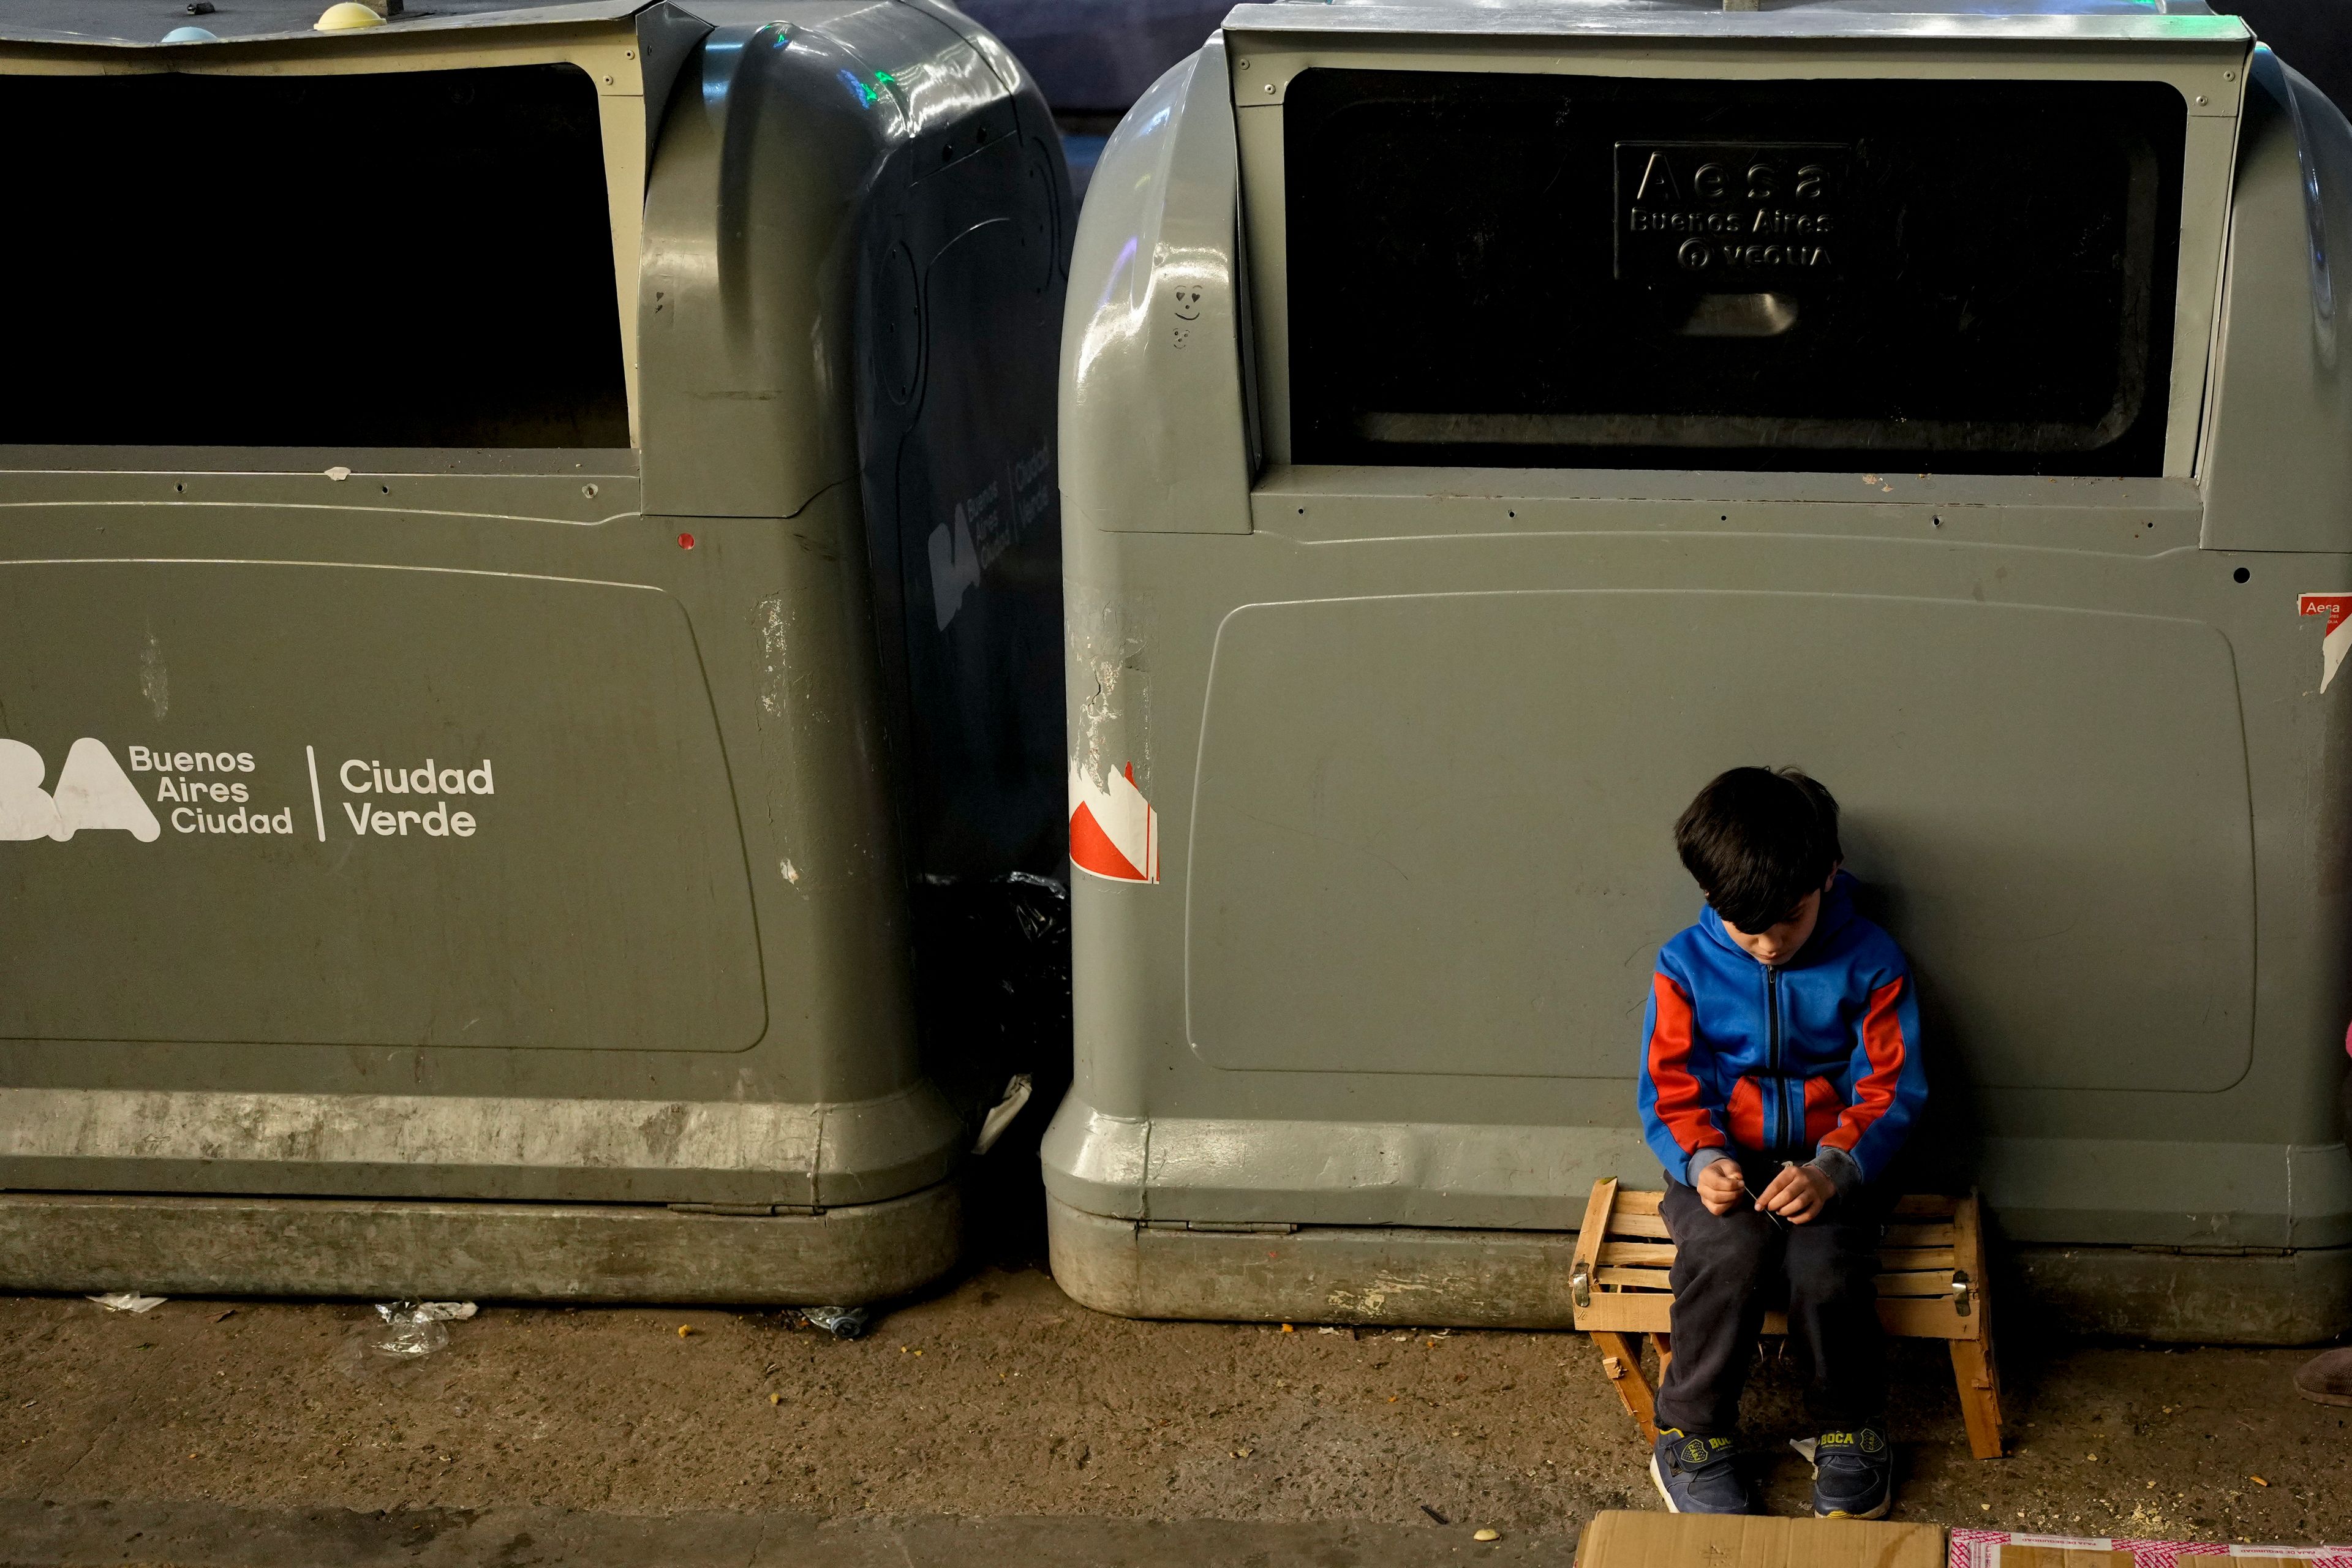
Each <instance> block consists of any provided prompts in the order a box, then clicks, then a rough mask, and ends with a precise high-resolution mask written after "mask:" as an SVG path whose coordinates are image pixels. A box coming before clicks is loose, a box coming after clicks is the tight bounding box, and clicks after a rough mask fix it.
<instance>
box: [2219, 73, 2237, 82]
mask: <svg viewBox="0 0 2352 1568" xmlns="http://www.w3.org/2000/svg"><path fill="white" fill-rule="evenodd" d="M2221 79H2222V80H2223V81H2235V80H2237V79H2238V73H2237V72H2236V71H2223V72H2222V73H2221Z"/></svg>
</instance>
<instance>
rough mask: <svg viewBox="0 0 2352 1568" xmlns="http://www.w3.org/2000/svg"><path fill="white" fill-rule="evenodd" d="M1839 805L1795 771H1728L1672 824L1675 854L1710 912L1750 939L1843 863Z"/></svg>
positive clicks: (1792, 909) (1781, 917)
mask: <svg viewBox="0 0 2352 1568" xmlns="http://www.w3.org/2000/svg"><path fill="white" fill-rule="evenodd" d="M1837 821H1838V805H1837V801H1836V800H1835V799H1834V798H1832V796H1831V795H1830V792H1829V791H1827V790H1825V789H1823V788H1822V786H1821V785H1820V784H1816V783H1815V782H1814V781H1813V780H1811V779H1809V778H1807V777H1806V776H1805V775H1804V774H1803V773H1799V772H1798V771H1797V770H1796V769H1794V768H1734V769H1732V770H1731V771H1730V772H1729V773H1718V774H1717V775H1716V777H1715V778H1714V779H1713V780H1712V781H1711V782H1710V783H1709V784H1707V786H1706V788H1705V789H1703V790H1701V791H1699V792H1698V798H1697V799H1696V800H1694V801H1692V802H1691V803H1690V809H1689V810H1687V811H1685V812H1684V813H1683V815H1682V819H1681V820H1680V821H1678V822H1676V823H1675V853H1676V854H1678V855H1680V856H1681V857H1682V858H1683V868H1684V869H1685V870H1686V871H1688V872H1689V873H1690V874H1691V876H1692V878H1693V879H1695V880H1696V882H1697V883H1698V886H1699V891H1701V892H1702V893H1705V894H1706V901H1707V903H1708V904H1709V905H1710V906H1711V907H1712V908H1713V909H1714V910H1715V912H1716V913H1717V914H1718V915H1721V916H1722V917H1723V918H1724V919H1725V920H1727V921H1730V922H1731V924H1732V925H1733V926H1735V927H1737V928H1738V930H1740V931H1747V932H1749V933H1751V934H1753V933H1755V932H1757V931H1765V930H1768V929H1769V928H1770V927H1773V926H1776V925H1779V924H1780V922H1781V921H1785V920H1787V919H1788V918H1789V917H1790V915H1792V914H1794V913H1796V912H1797V906H1798V905H1799V904H1801V903H1802V902H1804V901H1805V895H1806V894H1808V893H1810V892H1812V891H1814V890H1815V889H1818V888H1820V887H1821V886H1822V883H1824V882H1826V881H1828V880H1829V878H1830V869H1831V868H1832V867H1834V866H1835V865H1837V863H1838V862H1839V861H1841V860H1843V859H1844V858H1845V852H1844V851H1843V849H1841V848H1840V847H1838V830H1837Z"/></svg>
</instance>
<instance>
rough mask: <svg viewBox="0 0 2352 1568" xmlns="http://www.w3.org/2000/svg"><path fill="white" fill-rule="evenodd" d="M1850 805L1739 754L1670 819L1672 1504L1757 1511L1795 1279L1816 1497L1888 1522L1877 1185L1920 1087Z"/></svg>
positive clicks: (1665, 1462)
mask: <svg viewBox="0 0 2352 1568" xmlns="http://www.w3.org/2000/svg"><path fill="white" fill-rule="evenodd" d="M1837 817H1838V808H1837V802H1836V801H1835V800H1833V799H1832V798H1831V797H1830V792H1829V791H1828V790H1826V789H1823V788H1822V786H1821V785H1820V784H1815V783H1814V782H1813V781H1812V780H1811V779H1809V778H1807V777H1806V776H1805V775H1804V774H1802V773H1798V772H1797V771H1796V770H1794V769H1781V770H1779V771H1774V770H1770V769H1766V768H1734V769H1732V770H1731V771H1730V772H1729V773H1725V774H1723V775H1722V776H1721V777H1719V778H1717V779H1716V780H1715V781H1714V782H1713V783H1711V784H1708V785H1707V786H1706V788H1705V789H1703V790H1701V791H1699V794H1698V798H1697V799H1696V800H1695V801H1693V802H1691V805H1690V809H1689V810H1688V811H1685V812H1684V813H1683V816H1682V820H1681V821H1679V822H1677V823H1675V849H1676V850H1677V851H1679V852H1680V853H1681V855H1682V861H1683V865H1684V866H1685V868H1687V869H1688V870H1689V872H1690V874H1691V876H1692V877H1693V878H1694V879H1696V880H1697V882H1698V885H1699V889H1700V890H1701V891H1702V892H1704V893H1705V894H1706V909H1705V910H1701V911H1700V914H1699V920H1698V923H1697V924H1696V925H1695V926H1692V927H1691V928H1690V929H1689V930H1687V931H1683V932H1681V933H1680V934H1679V935H1677V936H1675V938H1674V939H1673V940H1672V941H1670V942H1667V943H1666V944H1665V946H1664V947H1663V948H1661V949H1660V950H1659V952H1658V963H1657V973H1655V974H1654V975H1652V976H1651V980H1650V1005H1649V1014H1648V1016H1647V1018H1646V1019H1645V1020H1644V1021H1643V1026H1642V1033H1643V1042H1642V1069H1641V1087H1640V1099H1641V1105H1642V1121H1643V1127H1644V1129H1645V1132H1646V1136H1647V1139H1648V1142H1649V1145H1650V1148H1651V1151H1652V1152H1654V1153H1655V1154H1656V1155H1657V1156H1658V1158H1659V1159H1660V1160H1662V1161H1664V1163H1665V1167H1666V1176H1667V1182H1666V1194H1665V1197H1664V1201H1663V1203H1662V1204H1661V1212H1662V1213H1663V1214H1664V1216H1665V1222H1666V1229H1667V1231H1668V1232H1669V1233H1670V1234H1671V1235H1672V1236H1673V1237H1674V1239H1675V1266H1674V1271H1673V1274H1672V1276H1671V1279H1672V1282H1673V1285H1674V1291H1675V1305H1674V1349H1675V1353H1674V1360H1673V1363H1671V1364H1670V1365H1669V1366H1668V1367H1667V1369H1666V1374H1665V1377H1664V1380H1663V1382H1662V1384H1661V1386H1660V1387H1659V1390H1658V1400H1657V1420H1658V1441H1657V1447H1656V1448H1655V1449H1654V1451H1653V1453H1652V1455H1651V1458H1650V1475H1651V1479H1654V1480H1655V1481H1656V1482H1657V1485H1658V1490H1659V1492H1660V1493H1662V1494H1663V1495H1664V1498H1665V1500H1666V1506H1667V1507H1668V1508H1670V1509H1672V1510H1675V1512H1677V1513H1746V1512H1748V1510H1749V1509H1750V1508H1751V1506H1752V1501H1753V1500H1752V1499H1751V1498H1750V1497H1749V1495H1748V1483H1747V1481H1746V1479H1744V1478H1743V1477H1742V1476H1741V1475H1740V1473H1739V1468H1738V1449H1737V1447H1736V1446H1735V1444H1734V1442H1733V1435H1734V1433H1735V1432H1736V1431H1737V1430H1738V1418H1739V1390H1740V1387H1741V1385H1742V1384H1744V1383H1746V1382H1747V1379H1748V1362H1749V1359H1750V1358H1751V1357H1752V1356H1753V1355H1754V1354H1755V1350H1756V1342H1757V1336H1758V1335H1759V1332H1760V1331H1762V1327H1763V1322H1764V1313H1765V1310H1766V1309H1767V1307H1769V1306H1770V1305H1773V1304H1775V1302H1774V1298H1776V1297H1777V1296H1778V1295H1779V1294H1780V1289H1781V1288H1783V1287H1785V1289H1786V1294H1787V1300H1788V1309H1789V1338H1790V1342H1792V1343H1793V1344H1794V1345H1795V1346H1796V1351H1797V1360H1798V1365H1799V1367H1800V1369H1801V1372H1802V1374H1803V1377H1804V1383H1805V1402H1806V1408H1807V1414H1808V1415H1809V1416H1810V1417H1811V1419H1812V1420H1813V1422H1814V1423H1815V1424H1816V1431H1817V1432H1818V1433H1819V1436H1818V1439H1817V1441H1816V1446H1815V1447H1814V1452H1813V1463H1814V1471H1813V1477H1814V1479H1813V1511H1814V1513H1815V1514H1816V1515H1818V1516H1820V1517H1822V1518H1825V1519H1836V1518H1841V1517H1843V1518H1853V1519H1881V1518H1884V1517H1885V1514H1886V1510H1887V1508H1888V1506H1889V1504H1890V1503H1891V1502H1892V1500H1893V1487H1892V1482H1893V1471H1894V1465H1893V1456H1892V1454H1891V1453H1890V1452H1889V1450H1888V1448H1887V1443H1886V1426H1885V1366H1884V1361H1883V1347H1882V1345H1881V1341H1880V1332H1879V1327H1878V1313H1877V1302H1878V1297H1877V1287H1876V1283H1875V1279H1874V1277H1875V1275H1876V1274H1877V1271H1878V1241H1879V1235H1880V1224H1881V1221H1882V1219H1883V1217H1884V1215H1885V1213H1886V1211H1887V1208H1888V1206H1889V1204H1890V1202H1891V1199H1892V1196H1893V1194H1890V1193H1887V1192H1885V1190H1883V1188H1882V1187H1881V1185H1880V1184H1879V1179H1880V1177H1881V1176H1882V1175H1883V1174H1884V1173H1885V1170H1886V1165H1887V1162H1888V1160H1889V1159H1890V1158H1891V1157H1892V1156H1893V1155H1894V1153H1895V1151H1896V1150H1897V1149H1899V1148H1900V1147H1901V1146H1902V1143H1903V1139H1904V1135H1905V1134H1906V1132H1907V1131H1909V1130H1910V1127H1911V1124H1912V1121H1913V1120H1914V1119H1915V1118H1916V1116H1917V1115H1918V1113H1919V1109H1920V1107H1921V1105H1922V1104H1923V1103H1925V1101H1926V1100H1927V1078H1926V1075H1925V1074H1924V1073H1923V1072H1922V1071H1921V1069H1920V1065H1919V1049H1918V1042H1919V1015H1918V1008H1917V1005H1916V1002H1915V1001H1914V999H1913V997H1912V994H1911V977H1910V970H1909V968H1908V966H1907V965H1906V963H1904V959H1903V952H1902V950H1901V949H1900V948H1898V947H1896V946H1895V941H1894V939H1893V938H1892V937H1889V936H1888V935H1887V934H1886V933H1885V931H1881V930H1880V929H1879V928H1878V927H1876V926H1874V925H1873V924H1871V923H1870V921H1866V920H1864V919H1863V918H1862V917H1861V916H1860V915H1858V914H1856V913H1855V912H1854V909H1853V900H1852V897H1851V896H1850V895H1851V890H1852V888H1853V878H1852V877H1850V876H1848V875H1846V874H1845V873H1844V872H1843V870H1841V869H1840V862H1841V861H1842V860H1843V858H1844V855H1843V850H1842V849H1840V847H1839V846H1838V831H1837Z"/></svg>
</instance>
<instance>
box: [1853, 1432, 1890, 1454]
mask: <svg viewBox="0 0 2352 1568" xmlns="http://www.w3.org/2000/svg"><path fill="white" fill-rule="evenodd" d="M1856 1447H1859V1448H1861V1449H1862V1451H1863V1452H1864V1453H1865V1454H1875V1453H1876V1452H1878V1450H1880V1449H1881V1448H1884V1447H1886V1439H1885V1438H1884V1437H1882V1436H1879V1435H1878V1434H1877V1433H1875V1432H1874V1431H1872V1430H1871V1429H1870V1428H1869V1427H1867V1426H1865V1427H1864V1428H1863V1429H1862V1441H1861V1442H1860V1443H1859V1444H1857V1445H1856Z"/></svg>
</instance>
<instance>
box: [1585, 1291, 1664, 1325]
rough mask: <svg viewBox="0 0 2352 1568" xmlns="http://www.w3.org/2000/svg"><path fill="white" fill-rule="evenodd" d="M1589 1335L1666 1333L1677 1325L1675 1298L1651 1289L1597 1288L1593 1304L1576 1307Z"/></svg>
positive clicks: (1593, 1296)
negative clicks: (1675, 1319) (1675, 1320)
mask: <svg viewBox="0 0 2352 1568" xmlns="http://www.w3.org/2000/svg"><path fill="white" fill-rule="evenodd" d="M1576 1326H1577V1327H1578V1328H1579V1329H1581V1330H1582V1331H1584V1332H1586V1333H1588V1334H1591V1333H1624V1334H1663V1333H1664V1332H1665V1331H1667V1330H1668V1329H1671V1328H1673V1327H1674V1298H1673V1297H1671V1296H1667V1295H1663V1294H1660V1293H1658V1292H1655V1291H1650V1290H1596V1291H1594V1292H1593V1294H1592V1305H1591V1306H1590V1307H1579V1308H1578V1309H1577V1310H1576Z"/></svg>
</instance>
